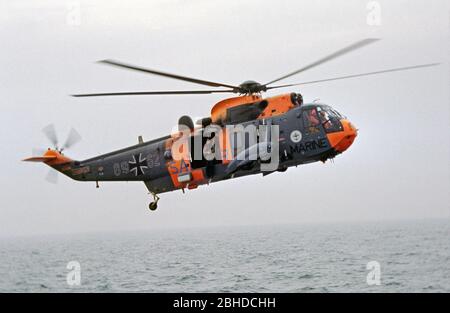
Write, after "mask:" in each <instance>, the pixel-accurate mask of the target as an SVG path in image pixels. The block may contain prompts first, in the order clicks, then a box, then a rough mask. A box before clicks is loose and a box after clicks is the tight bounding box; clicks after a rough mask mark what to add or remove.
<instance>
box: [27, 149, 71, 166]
mask: <svg viewBox="0 0 450 313" xmlns="http://www.w3.org/2000/svg"><path fill="white" fill-rule="evenodd" d="M22 161H26V162H43V163H45V164H47V165H50V166H52V167H53V166H54V165H62V164H66V163H70V162H72V159H70V158H68V157H66V156H65V155H62V154H61V153H60V152H59V151H56V150H51V149H48V150H47V151H46V152H45V153H44V155H43V156H39V157H31V158H26V159H23V160H22Z"/></svg>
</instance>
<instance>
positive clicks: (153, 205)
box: [148, 202, 158, 211]
mask: <svg viewBox="0 0 450 313" xmlns="http://www.w3.org/2000/svg"><path fill="white" fill-rule="evenodd" d="M148 208H149V209H150V211H155V210H156V209H157V208H158V202H150V204H149V205H148Z"/></svg>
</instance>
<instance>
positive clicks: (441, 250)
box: [0, 219, 450, 293]
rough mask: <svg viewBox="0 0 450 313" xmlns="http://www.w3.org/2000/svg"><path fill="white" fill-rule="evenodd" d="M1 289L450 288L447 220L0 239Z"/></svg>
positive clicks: (375, 290) (413, 290)
mask: <svg viewBox="0 0 450 313" xmlns="http://www.w3.org/2000/svg"><path fill="white" fill-rule="evenodd" d="M0 292H45V293H47V292H50V293H53V292H64V293H65V292H100V293H104V292H200V293H206V292H295V293H297V292H338V293H341V292H450V220H448V219H445V220H426V221H418V220H415V221H395V222H364V223H335V224H332V223H329V224H325V223H324V224H304V225H303V224H301V225H270V226H229V227H217V228H213V227H211V228H198V229H190V228H185V229H165V230H161V229H160V230H151V231H136V232H117V233H112V232H111V233H88V234H71V235H67V234H66V235H46V236H33V237H16V238H0Z"/></svg>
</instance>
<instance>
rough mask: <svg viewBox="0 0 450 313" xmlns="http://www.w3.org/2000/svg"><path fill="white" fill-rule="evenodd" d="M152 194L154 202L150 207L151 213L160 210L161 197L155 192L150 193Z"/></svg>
mask: <svg viewBox="0 0 450 313" xmlns="http://www.w3.org/2000/svg"><path fill="white" fill-rule="evenodd" d="M150 193H151V194H152V196H153V202H150V204H149V205H148V208H149V209H150V211H155V210H156V209H157V208H158V201H159V197H158V195H157V194H156V193H154V192H150Z"/></svg>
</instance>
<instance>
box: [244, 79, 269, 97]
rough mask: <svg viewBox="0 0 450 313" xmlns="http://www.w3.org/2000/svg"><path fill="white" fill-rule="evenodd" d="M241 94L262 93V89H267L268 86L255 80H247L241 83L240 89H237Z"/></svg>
mask: <svg viewBox="0 0 450 313" xmlns="http://www.w3.org/2000/svg"><path fill="white" fill-rule="evenodd" d="M237 91H238V92H239V93H240V94H253V93H260V92H261V91H266V86H264V85H261V84H260V83H258V82H255V81H254V80H246V81H245V82H243V83H242V84H240V85H239V89H238V90H237Z"/></svg>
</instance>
